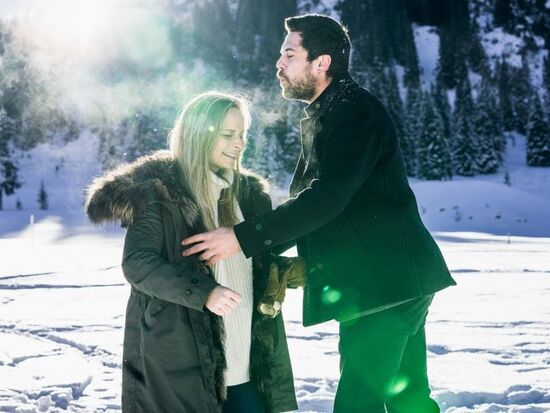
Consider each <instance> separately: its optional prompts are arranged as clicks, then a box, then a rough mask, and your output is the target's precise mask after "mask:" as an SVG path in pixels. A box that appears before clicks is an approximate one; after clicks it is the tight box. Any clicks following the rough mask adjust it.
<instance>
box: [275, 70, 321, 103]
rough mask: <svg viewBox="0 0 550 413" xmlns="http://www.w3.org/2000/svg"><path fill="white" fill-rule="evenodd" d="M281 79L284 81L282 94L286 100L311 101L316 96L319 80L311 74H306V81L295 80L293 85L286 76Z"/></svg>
mask: <svg viewBox="0 0 550 413" xmlns="http://www.w3.org/2000/svg"><path fill="white" fill-rule="evenodd" d="M281 77H282V78H283V79H284V85H283V92H282V93H283V97H284V98H285V99H294V100H304V101H310V100H311V99H312V98H313V96H315V86H316V85H317V80H316V79H315V77H313V75H312V74H311V73H309V72H306V74H305V77H304V79H299V80H295V81H294V82H292V83H291V81H290V80H289V79H288V78H287V77H285V76H284V75H281Z"/></svg>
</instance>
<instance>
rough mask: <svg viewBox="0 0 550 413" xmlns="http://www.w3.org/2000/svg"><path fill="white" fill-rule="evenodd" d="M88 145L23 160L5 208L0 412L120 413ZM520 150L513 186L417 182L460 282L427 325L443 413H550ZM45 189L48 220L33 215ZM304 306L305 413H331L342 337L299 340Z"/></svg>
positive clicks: (116, 245) (112, 248)
mask: <svg viewBox="0 0 550 413" xmlns="http://www.w3.org/2000/svg"><path fill="white" fill-rule="evenodd" d="M94 142H95V141H94V137H93V136H92V135H86V137H85V138H84V137H83V139H80V140H79V141H75V142H73V143H70V144H69V145H67V146H63V145H55V144H52V145H42V146H40V147H38V148H37V149H35V150H33V151H31V152H30V158H28V159H23V160H22V161H21V162H26V163H25V165H24V167H23V168H22V178H23V180H24V181H25V182H26V183H27V185H28V186H29V187H30V188H28V189H25V187H23V188H22V189H21V190H20V191H19V193H18V195H17V196H19V197H20V199H21V201H22V202H23V204H24V206H25V208H26V209H24V210H22V211H17V210H15V209H14V207H13V206H14V199H13V198H15V197H14V196H12V197H7V198H6V199H5V201H6V206H7V207H8V208H7V209H6V210H5V211H2V212H0V263H1V266H0V412H1V411H5V412H32V413H35V412H60V411H66V410H69V411H73V412H91V411H93V412H116V411H120V386H121V371H120V368H121V354H122V337H123V322H124V311H125V305H126V300H127V297H128V294H129V287H128V285H127V284H126V282H125V280H124V277H123V275H122V273H121V270H120V266H119V263H120V255H121V251H122V245H123V235H124V232H123V231H122V230H121V229H120V228H118V227H117V226H116V225H105V226H100V227H94V226H92V225H90V224H89V223H87V221H86V218H85V217H84V215H83V213H82V206H81V202H82V186H83V185H84V182H86V181H87V180H88V179H89V178H90V177H91V176H93V175H95V174H96V173H97V172H98V169H99V168H98V165H97V161H96V160H95V159H94V156H90V154H91V153H93V151H95V150H96V148H97V147H96V146H95V145H96V143H94ZM524 145H525V139H524V137H523V136H521V135H510V136H509V140H508V151H507V158H506V168H507V170H508V173H509V175H510V179H511V183H512V184H511V186H507V185H505V184H504V171H500V172H499V173H498V174H494V175H487V176H478V177H475V178H458V177H455V178H454V180H453V181H448V182H424V181H413V182H412V186H413V189H414V191H415V193H416V196H417V198H418V202H419V206H420V208H421V211H422V212H423V213H422V217H423V219H424V220H425V222H426V224H427V226H428V227H429V228H430V229H431V230H432V231H434V232H435V234H436V236H437V242H438V244H439V245H440V247H441V249H442V251H443V254H444V255H445V258H446V261H447V263H448V265H449V267H450V269H451V271H452V272H453V275H454V277H455V279H456V280H457V282H458V286H456V287H453V288H449V289H447V290H445V291H443V292H441V293H439V294H437V296H436V299H435V300H434V303H433V304H432V307H431V308H430V314H429V317H428V322H427V327H426V328H427V337H428V339H427V340H428V341H427V344H428V363H429V372H430V378H431V384H432V390H433V395H434V397H435V398H436V399H437V401H438V402H439V404H440V406H441V407H442V411H443V412H445V413H466V412H476V413H496V412H507V413H516V412H522V413H543V412H548V411H550V371H549V370H550V368H549V365H550V359H549V357H548V348H549V347H550V306H549V304H548V294H549V293H550V267H549V266H548V256H549V253H550V216H549V211H550V190H549V189H550V168H528V167H526V166H525V159H524V153H525V152H524V150H525V148H524ZM61 158H64V159H65V161H64V163H63V167H62V168H60V169H59V170H58V171H57V172H56V171H55V168H54V165H55V164H56V163H57V161H59V160H60V159H61ZM40 179H44V181H45V182H46V184H47V189H48V192H49V194H50V199H51V205H52V210H50V211H38V210H36V205H33V202H34V200H35V198H36V192H37V183H38V182H39V180H40ZM284 192H285V191H283V190H275V191H274V194H275V195H276V196H277V198H279V199H281V198H282V197H284ZM31 214H33V215H34V216H35V224H34V225H33V226H32V227H31V226H30V225H29V221H30V220H29V216H30V215H31ZM457 215H459V216H460V219H458V220H457ZM497 215H499V216H500V218H497ZM470 217H471V218H470ZM301 298H302V294H301V290H292V291H289V292H288V295H287V299H286V302H285V303H284V312H285V319H286V330H287V336H288V343H289V348H290V352H291V358H292V363H293V368H294V376H295V385H296V391H297V396H298V400H299V406H300V411H302V412H329V411H331V408H332V403H333V399H334V394H335V392H336V388H337V384H338V375H339V370H338V352H337V350H338V325H337V323H335V322H328V323H324V324H321V325H318V326H314V327H308V328H304V327H303V326H302V325H301Z"/></svg>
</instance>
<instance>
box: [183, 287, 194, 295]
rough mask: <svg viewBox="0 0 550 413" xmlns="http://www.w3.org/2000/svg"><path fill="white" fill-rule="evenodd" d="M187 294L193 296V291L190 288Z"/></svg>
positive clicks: (186, 291)
mask: <svg viewBox="0 0 550 413" xmlns="http://www.w3.org/2000/svg"><path fill="white" fill-rule="evenodd" d="M185 294H187V295H191V294H193V291H191V290H190V289H189V288H188V289H187V290H185Z"/></svg>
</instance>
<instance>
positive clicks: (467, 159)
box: [451, 77, 480, 176]
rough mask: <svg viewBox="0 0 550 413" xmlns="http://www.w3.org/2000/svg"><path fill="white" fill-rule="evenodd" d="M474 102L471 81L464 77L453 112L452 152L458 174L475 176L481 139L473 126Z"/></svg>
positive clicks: (477, 168) (459, 86) (458, 88)
mask: <svg viewBox="0 0 550 413" xmlns="http://www.w3.org/2000/svg"><path fill="white" fill-rule="evenodd" d="M472 118H473V103H472V94H471V87H470V81H469V79H468V77H464V78H463V79H462V81H461V83H460V84H459V85H458V87H457V93H456V102H455V110H454V113H453V122H452V125H453V126H452V130H453V137H452V140H451V154H452V159H453V167H454V171H455V173H456V174H458V175H464V176H473V175H476V174H477V173H478V171H479V167H478V159H479V154H480V147H479V140H478V138H477V135H476V134H475V130H474V128H473V127H472Z"/></svg>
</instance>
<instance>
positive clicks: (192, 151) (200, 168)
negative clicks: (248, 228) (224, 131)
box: [169, 92, 250, 229]
mask: <svg viewBox="0 0 550 413" xmlns="http://www.w3.org/2000/svg"><path fill="white" fill-rule="evenodd" d="M232 108H236V109H238V110H239V111H240V112H241V114H242V115H243V118H244V121H245V131H246V130H247V129H248V128H249V126H250V109H249V106H248V102H247V101H246V100H245V99H244V98H242V97H240V96H237V95H230V94H226V93H219V92H207V93H202V94H200V95H198V96H196V97H195V98H193V99H192V100H191V101H190V102H189V103H187V104H186V105H185V106H184V107H183V109H182V111H181V113H180V114H179V116H178V118H177V120H176V124H175V125H174V128H173V129H172V131H171V132H170V135H169V144H170V151H171V152H172V156H173V157H174V159H175V160H176V161H177V162H178V164H179V166H180V168H181V170H182V172H183V176H184V179H185V180H186V184H187V186H188V187H189V188H190V189H191V192H192V196H193V197H194V200H195V202H196V204H197V206H198V208H199V210H200V213H201V217H202V219H203V222H204V224H205V225H206V227H207V229H213V228H214V227H215V222H214V214H213V211H212V208H211V200H210V192H209V185H208V182H209V177H208V175H209V174H210V173H211V172H210V156H211V153H212V149H213V147H214V143H215V140H216V138H217V137H218V136H219V135H220V131H221V128H222V126H223V121H224V119H225V116H226V115H227V112H229V110H230V109H232ZM240 163H241V158H240V157H239V159H238V160H237V162H236V166H235V170H234V179H233V185H231V186H230V187H229V188H228V190H224V191H222V195H221V198H220V201H219V205H220V209H219V223H220V225H233V224H235V223H236V221H237V214H236V211H235V206H236V203H237V193H238V190H239V180H240V179H239V171H240ZM222 177H223V176H222Z"/></svg>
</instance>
